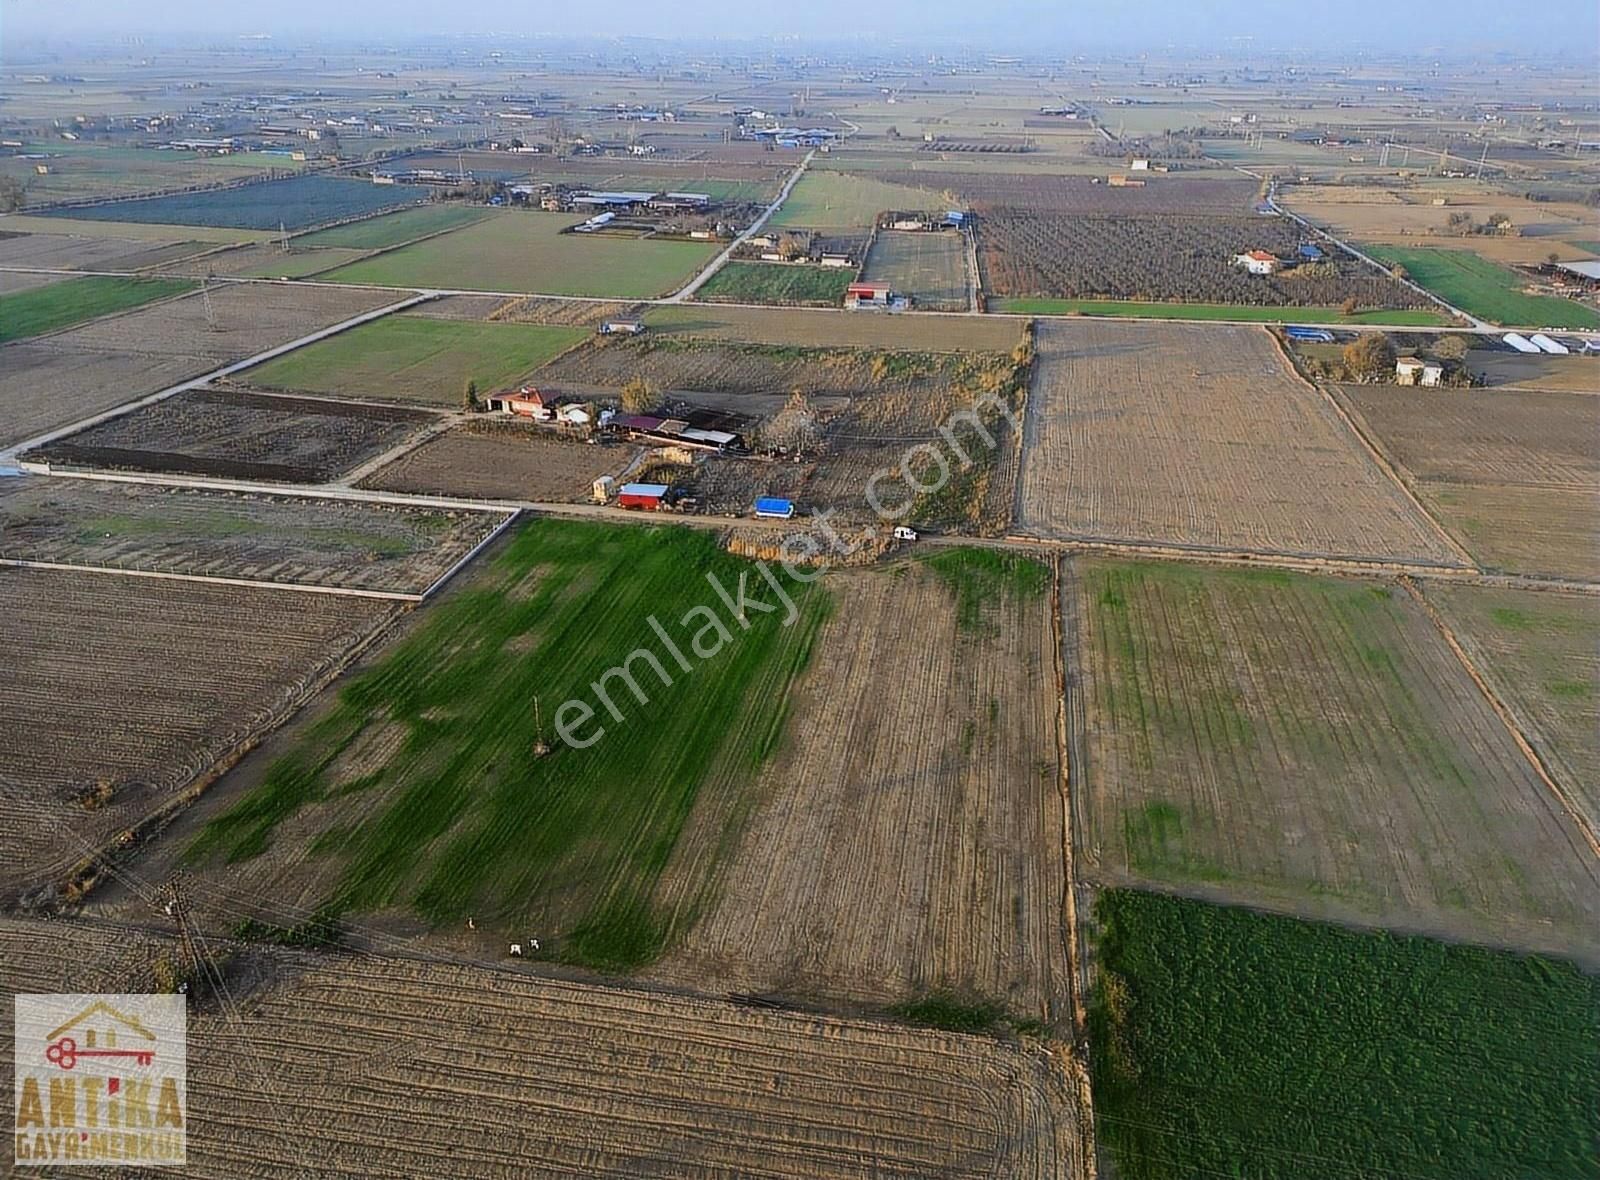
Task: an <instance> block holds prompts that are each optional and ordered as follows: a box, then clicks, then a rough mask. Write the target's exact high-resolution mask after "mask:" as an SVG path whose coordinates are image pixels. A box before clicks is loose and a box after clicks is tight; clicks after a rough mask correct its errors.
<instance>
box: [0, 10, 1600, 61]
mask: <svg viewBox="0 0 1600 1180" xmlns="http://www.w3.org/2000/svg"><path fill="white" fill-rule="evenodd" d="M185 31H189V32H201V33H206V34H231V33H246V32H266V33H277V34H300V35H304V34H307V33H322V34H326V35H329V36H337V37H339V38H341V39H344V38H349V37H352V36H353V37H358V38H360V39H362V40H364V41H368V42H371V43H377V42H384V41H397V40H404V39H406V38H407V37H410V36H413V35H416V34H434V33H494V32H515V33H552V34H559V35H571V34H584V33H592V34H596V35H600V36H605V35H609V34H614V33H628V32H632V33H637V34H641V35H645V36H652V37H673V36H707V35H710V36H721V37H727V38H729V39H733V40H747V39H751V38H761V37H775V36H796V35H798V36H801V37H810V38H815V39H819V40H828V41H838V40H841V39H844V40H848V39H852V38H854V37H857V36H878V37H885V36H886V37H892V38H895V39H896V40H900V41H904V42H913V43H914V42H918V41H922V40H924V39H927V40H939V41H944V42H949V41H951V40H957V39H959V40H961V41H965V42H967V43H968V44H970V45H971V46H972V47H974V48H989V47H993V48H995V49H999V50H1007V51H1017V50H1025V49H1027V48H1030V47H1032V48H1035V49H1044V48H1047V47H1048V48H1050V49H1052V50H1055V49H1065V50H1069V51H1070V50H1071V49H1073V48H1074V47H1080V46H1081V47H1083V48H1085V49H1089V48H1104V47H1116V48H1149V49H1152V50H1165V49H1168V48H1174V47H1175V48H1178V49H1179V50H1183V49H1196V50H1203V49H1214V48H1227V47H1229V46H1237V45H1239V44H1240V41H1239V40H1238V39H1239V38H1245V37H1252V38H1254V41H1255V43H1257V44H1261V45H1270V46H1291V47H1304V48H1315V47H1316V46H1318V45H1328V46H1346V45H1352V44H1361V45H1386V46H1389V47H1392V48H1393V49H1394V50H1397V51H1399V52H1401V53H1405V52H1407V51H1416V52H1424V51H1427V50H1429V49H1432V48H1435V47H1438V48H1443V49H1462V48H1474V49H1476V48H1488V47H1494V46H1496V45H1499V46H1501V47H1504V48H1506V49H1510V50H1514V51H1521V52H1525V53H1538V52H1539V51H1541V49H1545V48H1558V49H1565V50H1568V51H1569V52H1578V53H1582V52H1589V53H1595V52H1597V50H1596V46H1597V45H1600V4H1596V3H1595V0H1539V3H1537V4H1534V5H1524V4H1514V3H1506V2H1505V0H1448V2H1426V3H1419V2H1417V0H1337V2H1329V0H1299V2H1297V0H1102V2H1101V3H1096V4H1084V3H1079V2H1074V0H1057V2H1055V3H1048V2H1045V0H870V2H865V3H864V2H862V0H789V2H787V3H783V4H778V3H769V2H761V0H755V2H752V3H745V4H731V5H706V4H693V3H678V4H673V3H661V2H660V0H653V2H650V3H645V2H643V0H609V2H607V3H603V4H601V3H589V4H563V3H552V2H551V0H542V2H540V3H534V4H521V5H519V4H515V3H503V2H502V3H494V2H492V0H491V2H489V3H478V4H458V3H445V2H441V0H254V2H251V3H237V2H236V0H160V2H152V0H0V52H3V50H4V41H5V39H6V38H8V37H11V38H18V39H23V38H27V39H32V38H35V37H37V36H39V35H47V36H52V37H54V36H57V35H61V36H65V37H68V38H72V39H77V38H81V37H84V36H86V35H98V38H104V37H106V36H109V35H114V34H123V33H149V34H169V33H181V32H185Z"/></svg>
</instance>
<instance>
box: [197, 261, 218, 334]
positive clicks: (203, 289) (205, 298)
mask: <svg viewBox="0 0 1600 1180" xmlns="http://www.w3.org/2000/svg"><path fill="white" fill-rule="evenodd" d="M200 305H201V306H202V307H203V308H204V309H205V313H206V331H208V332H215V331H217V309H216V308H215V307H213V306H212V305H211V272H209V271H207V272H206V277H205V278H203V279H201V280H200Z"/></svg>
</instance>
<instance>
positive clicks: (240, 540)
mask: <svg viewBox="0 0 1600 1180" xmlns="http://www.w3.org/2000/svg"><path fill="white" fill-rule="evenodd" d="M503 517H504V514H503V513H499V512H471V511H463V510H458V509H426V508H411V507H403V506H400V505H390V504H369V503H362V502H359V501H349V500H312V499H307V498H304V497H289V496H257V495H243V494H236V493H232V492H211V491H200V490H198V489H188V488H163V487H156V486H151V485H147V484H127V483H102V482H100V481H92V480H83V479H46V478H38V477H25V478H20V479H8V480H5V481H0V557H4V558H7V559H10V560H15V561H49V562H59V563H62V564H73V565H93V566H109V567H112V568H115V569H124V570H139V571H145V572H161V573H181V574H190V575H206V576H211V577H222V578H247V579H252V580H255V581H264V582H280V583H287V584H290V585H309V586H330V587H341V588H345V589H358V590H377V591H383V592H386V593H394V594H420V593H422V592H423V591H424V590H426V589H427V588H428V587H429V586H431V585H432V584H433V583H434V582H435V581H437V580H438V578H439V577H440V576H441V575H442V574H443V573H444V572H445V571H446V570H448V569H449V568H450V567H451V566H452V565H454V564H455V563H456V562H457V561H458V560H460V559H461V558H462V557H463V556H465V555H466V553H467V552H468V551H469V550H470V549H471V548H472V547H473V546H474V545H476V544H477V543H478V542H479V541H480V540H482V539H483V538H484V537H485V536H487V535H488V534H489V532H490V531H491V530H492V529H493V528H494V527H495V526H496V525H497V524H499V523H500V521H501V520H502V519H503Z"/></svg>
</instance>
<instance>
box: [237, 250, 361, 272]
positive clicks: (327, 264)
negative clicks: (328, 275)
mask: <svg viewBox="0 0 1600 1180" xmlns="http://www.w3.org/2000/svg"><path fill="white" fill-rule="evenodd" d="M361 256H362V252H361V251H360V250H346V249H341V248H337V247H329V248H326V249H315V250H302V249H301V248H300V247H299V245H298V244H297V245H296V246H295V247H294V248H293V249H292V250H290V251H289V252H288V253H287V254H285V253H284V252H283V251H281V250H272V251H270V252H269V253H267V254H264V255H263V256H262V257H263V258H264V259H265V260H264V261H262V262H260V263H258V264H257V265H255V266H252V267H249V268H247V269H245V270H241V271H240V272H239V277H240V278H243V279H276V278H286V279H301V278H305V277H306V276H307V275H314V274H320V273H321V272H322V271H325V270H332V269H333V268H334V267H336V266H344V265H345V264H346V263H350V262H354V261H356V260H357V259H358V258H360V257H361Z"/></svg>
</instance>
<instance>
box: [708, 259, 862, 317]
mask: <svg viewBox="0 0 1600 1180" xmlns="http://www.w3.org/2000/svg"><path fill="white" fill-rule="evenodd" d="M853 278H854V275H852V273H851V272H850V271H849V270H848V269H846V268H844V267H821V266H807V265H803V264H800V263H789V264H785V263H781V262H728V263H724V264H723V266H722V269H720V270H718V271H717V273H716V274H714V275H713V276H712V277H711V279H710V281H709V282H707V283H706V285H705V286H703V287H701V288H700V290H699V291H697V292H695V298H696V299H704V300H707V301H709V302H712V303H719V302H720V303H778V304H794V305H797V306H802V307H804V306H810V307H838V306H839V304H840V303H841V302H842V301H843V300H844V292H845V288H846V287H848V286H849V285H850V283H851V280H852V279H853Z"/></svg>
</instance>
